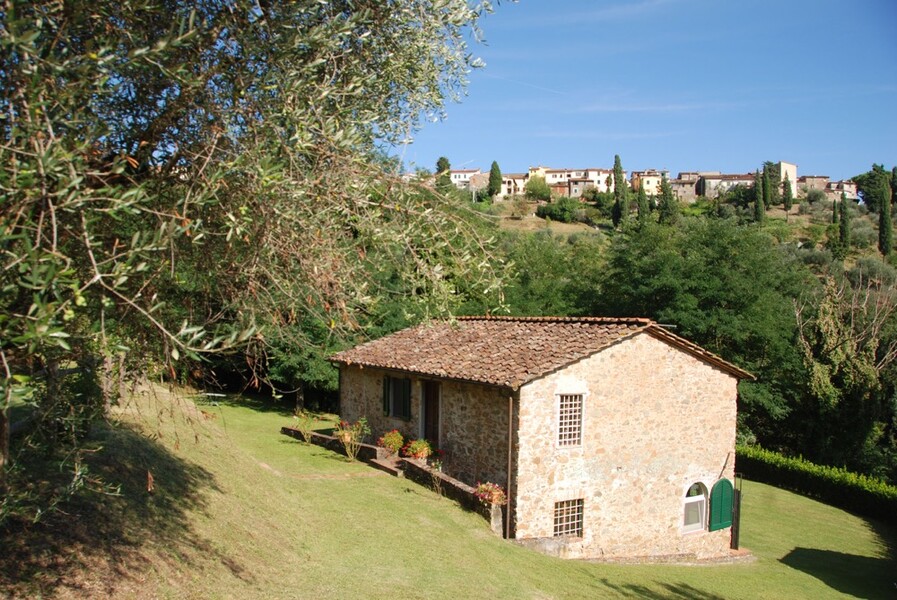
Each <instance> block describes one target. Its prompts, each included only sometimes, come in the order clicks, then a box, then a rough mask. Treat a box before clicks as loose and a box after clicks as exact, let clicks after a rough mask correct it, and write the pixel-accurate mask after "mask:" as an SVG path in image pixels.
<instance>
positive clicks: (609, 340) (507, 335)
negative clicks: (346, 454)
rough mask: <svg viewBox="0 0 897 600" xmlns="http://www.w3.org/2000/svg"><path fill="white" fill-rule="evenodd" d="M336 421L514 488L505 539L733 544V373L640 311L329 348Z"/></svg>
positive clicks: (433, 330)
mask: <svg viewBox="0 0 897 600" xmlns="http://www.w3.org/2000/svg"><path fill="white" fill-rule="evenodd" d="M332 360H333V361H334V362H335V363H336V364H337V365H338V366H339V368H340V410H341V415H342V417H343V418H344V419H347V420H350V421H354V420H356V419H358V418H360V417H367V419H368V422H369V424H370V425H371V428H372V432H373V436H374V437H375V438H376V437H377V436H380V435H382V434H383V433H384V432H386V431H389V430H391V429H394V428H395V429H398V430H400V431H401V432H402V433H403V434H404V435H405V436H406V437H414V438H418V437H424V438H427V439H429V440H430V441H431V442H432V443H433V444H435V445H436V446H438V447H439V448H441V449H443V450H444V451H445V452H446V459H445V467H444V470H445V471H446V472H447V473H448V474H449V475H451V476H453V477H456V478H457V479H460V480H461V481H465V482H467V483H470V484H472V485H475V484H476V482H479V481H491V482H495V483H499V484H501V485H502V486H503V487H505V489H507V491H508V497H509V504H508V506H507V510H508V511H509V513H508V516H509V525H510V527H509V531H508V535H509V537H513V538H515V539H516V540H517V541H518V542H519V543H521V544H523V545H527V546H530V547H533V548H535V549H537V550H539V551H542V552H545V553H549V554H553V555H556V556H560V557H564V558H613V557H641V556H679V557H682V556H691V557H694V558H710V557H719V556H725V555H727V554H728V553H729V548H730V538H731V527H732V508H733V497H734V494H733V486H732V482H733V480H734V460H735V419H736V397H737V390H736V386H737V383H738V380H739V379H740V378H744V377H750V375H749V374H748V373H746V372H744V371H742V370H740V369H738V368H737V367H735V366H733V365H731V364H729V363H727V362H725V361H723V360H721V359H720V358H718V357H716V356H714V355H713V354H711V353H709V352H707V351H705V350H703V349H702V348H700V347H698V346H696V345H694V344H692V343H690V342H688V341H687V340H685V339H683V338H681V337H678V336H676V335H673V334H671V333H669V332H668V331H667V330H666V329H664V328H662V327H660V326H659V325H657V324H656V323H654V322H652V321H650V320H648V319H622V318H621V319H605V318H551V317H533V318H525V317H462V318H459V319H457V321H455V322H433V323H427V324H424V325H420V326H418V327H413V328H409V329H405V330H403V331H400V332H398V333H395V334H392V335H389V336H386V337H384V338H381V339H379V340H375V341H372V342H369V343H366V344H362V345H360V346H358V347H356V348H354V349H351V350H347V351H345V352H341V353H339V354H336V355H334V356H333V357H332Z"/></svg>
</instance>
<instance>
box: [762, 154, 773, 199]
mask: <svg viewBox="0 0 897 600" xmlns="http://www.w3.org/2000/svg"><path fill="white" fill-rule="evenodd" d="M772 200H773V198H772V183H770V180H769V166H768V165H765V164H764V165H763V206H764V207H769V206H772Z"/></svg>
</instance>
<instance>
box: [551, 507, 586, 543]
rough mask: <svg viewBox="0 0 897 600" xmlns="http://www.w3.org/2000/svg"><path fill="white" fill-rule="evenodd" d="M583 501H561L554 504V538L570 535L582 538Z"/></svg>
mask: <svg viewBox="0 0 897 600" xmlns="http://www.w3.org/2000/svg"><path fill="white" fill-rule="evenodd" d="M582 513H583V500H582V498H578V499H576V500H563V501H561V502H555V503H554V537H560V536H563V535H572V536H575V537H582Z"/></svg>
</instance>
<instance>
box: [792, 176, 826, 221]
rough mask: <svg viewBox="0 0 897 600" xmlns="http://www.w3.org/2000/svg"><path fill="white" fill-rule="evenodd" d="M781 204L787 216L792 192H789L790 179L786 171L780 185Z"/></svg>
mask: <svg viewBox="0 0 897 600" xmlns="http://www.w3.org/2000/svg"><path fill="white" fill-rule="evenodd" d="M782 204H783V205H784V206H785V218H786V219H787V218H788V212H789V211H790V210H791V207H792V206H794V194H793V193H792V192H791V181H789V180H788V173H785V179H784V182H783V185H782ZM833 206H834V205H833Z"/></svg>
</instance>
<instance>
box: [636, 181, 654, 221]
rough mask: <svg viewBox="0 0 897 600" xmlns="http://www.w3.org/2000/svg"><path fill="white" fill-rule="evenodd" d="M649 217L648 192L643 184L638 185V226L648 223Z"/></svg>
mask: <svg viewBox="0 0 897 600" xmlns="http://www.w3.org/2000/svg"><path fill="white" fill-rule="evenodd" d="M650 218H651V205H650V204H649V203H648V194H647V193H646V192H645V186H643V185H640V186H639V188H638V224H639V227H642V226H644V225H647V224H648V219H650Z"/></svg>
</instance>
